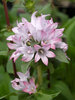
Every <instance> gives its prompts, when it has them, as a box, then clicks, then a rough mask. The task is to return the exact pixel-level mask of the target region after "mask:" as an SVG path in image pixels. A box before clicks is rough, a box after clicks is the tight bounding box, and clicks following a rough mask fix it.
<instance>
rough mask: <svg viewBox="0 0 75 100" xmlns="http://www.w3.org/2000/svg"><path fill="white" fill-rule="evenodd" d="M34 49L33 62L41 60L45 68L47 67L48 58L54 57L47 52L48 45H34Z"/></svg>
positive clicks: (51, 53) (50, 52)
mask: <svg viewBox="0 0 75 100" xmlns="http://www.w3.org/2000/svg"><path fill="white" fill-rule="evenodd" d="M34 48H35V50H36V55H35V62H38V61H39V60H40V59H41V60H42V62H43V63H44V64H45V65H46V66H47V65H48V58H54V57H55V54H54V53H53V52H52V51H50V50H49V49H50V45H43V46H40V45H34ZM47 57H48V58H47Z"/></svg>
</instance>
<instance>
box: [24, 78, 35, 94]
mask: <svg viewBox="0 0 75 100" xmlns="http://www.w3.org/2000/svg"><path fill="white" fill-rule="evenodd" d="M24 85H25V88H24V89H23V91H24V92H27V93H29V94H32V93H35V92H36V88H37V86H36V85H35V81H34V79H33V78H32V79H30V81H29V82H24Z"/></svg>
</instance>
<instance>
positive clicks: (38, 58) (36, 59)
mask: <svg viewBox="0 0 75 100" xmlns="http://www.w3.org/2000/svg"><path fill="white" fill-rule="evenodd" d="M39 60H40V56H39V54H38V53H36V55H35V62H38V61H39Z"/></svg>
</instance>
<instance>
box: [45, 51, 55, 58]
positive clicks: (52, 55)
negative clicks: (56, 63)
mask: <svg viewBox="0 0 75 100" xmlns="http://www.w3.org/2000/svg"><path fill="white" fill-rule="evenodd" d="M46 56H47V57H49V58H54V57H55V54H54V53H53V52H52V51H47V53H46Z"/></svg>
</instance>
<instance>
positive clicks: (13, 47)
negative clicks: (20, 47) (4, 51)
mask: <svg viewBox="0 0 75 100" xmlns="http://www.w3.org/2000/svg"><path fill="white" fill-rule="evenodd" d="M7 45H8V47H9V48H10V49H16V48H17V44H13V43H7Z"/></svg>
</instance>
